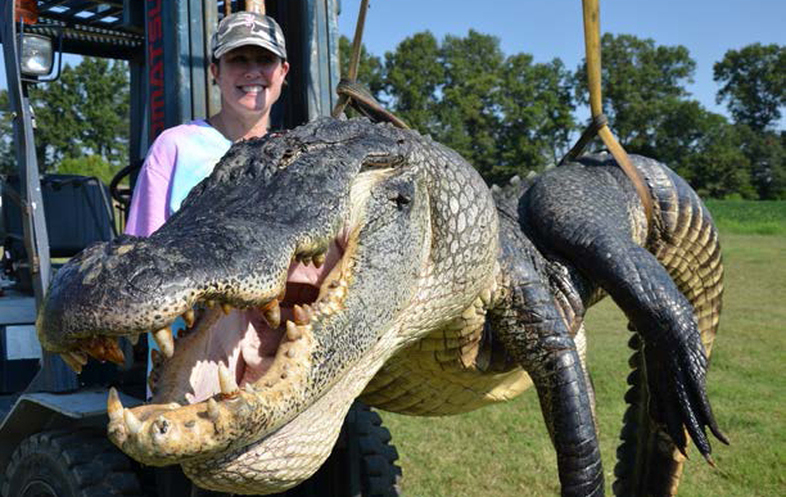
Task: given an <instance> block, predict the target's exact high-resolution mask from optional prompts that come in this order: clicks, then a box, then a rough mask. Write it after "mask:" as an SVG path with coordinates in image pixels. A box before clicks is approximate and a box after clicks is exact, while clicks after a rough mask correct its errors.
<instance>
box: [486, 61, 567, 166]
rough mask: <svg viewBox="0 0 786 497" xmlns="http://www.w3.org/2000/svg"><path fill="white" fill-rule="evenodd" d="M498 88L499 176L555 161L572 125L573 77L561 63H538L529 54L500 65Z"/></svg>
mask: <svg viewBox="0 0 786 497" xmlns="http://www.w3.org/2000/svg"><path fill="white" fill-rule="evenodd" d="M500 86H501V94H502V100H501V110H502V114H503V116H504V120H503V126H502V130H501V132H500V143H499V146H500V148H501V157H500V164H499V165H498V167H497V168H496V170H497V171H495V173H496V174H495V175H501V176H502V177H501V178H499V179H498V180H502V181H504V180H506V179H507V177H509V176H511V175H512V174H517V173H518V174H520V173H521V172H522V169H524V168H526V169H542V168H543V167H545V166H547V165H550V164H556V163H557V162H558V161H559V160H560V159H561V158H562V157H563V156H564V155H565V153H567V151H568V149H569V147H570V146H571V144H572V143H571V134H572V132H573V131H574V130H575V129H576V123H575V120H574V118H573V111H574V110H575V107H574V104H573V98H572V92H573V88H572V80H571V75H570V73H569V72H568V71H567V70H566V69H565V66H564V64H563V63H562V61H561V60H559V59H554V60H552V61H551V62H549V63H545V64H540V63H538V64H536V63H534V62H533V58H532V56H531V55H529V54H516V55H512V56H510V57H508V58H507V60H506V61H505V63H504V65H503V68H502V80H501V83H500Z"/></svg>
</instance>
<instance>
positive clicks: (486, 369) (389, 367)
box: [361, 315, 532, 416]
mask: <svg viewBox="0 0 786 497" xmlns="http://www.w3.org/2000/svg"><path fill="white" fill-rule="evenodd" d="M473 318H474V316H473ZM478 318H481V316H480V315H479V316H478ZM472 321H475V320H474V319H472ZM467 324H470V323H467V322H466V321H464V325H465V326H463V327H459V329H451V328H450V327H447V328H445V329H442V330H440V331H438V332H433V333H431V334H430V335H429V336H428V337H426V338H424V339H422V340H420V341H419V342H417V343H415V344H413V345H411V346H410V347H408V348H406V349H404V350H402V351H400V352H399V353H398V354H396V355H395V356H394V357H392V358H390V359H389V360H388V362H387V363H386V364H385V366H383V368H382V369H380V370H379V371H378V372H377V374H376V376H374V379H373V380H371V382H370V383H369V384H368V385H367V386H366V389H365V390H364V391H363V394H362V395H361V400H363V401H364V402H366V403H367V404H369V405H371V406H374V407H378V408H380V409H384V410H386V411H391V412H397V413H401V414H411V415H417V416H443V415H450V414H460V413H464V412H469V411H473V410H475V409H478V408H479V407H483V406H485V405H488V404H492V403H496V402H503V401H506V400H510V399H512V398H513V397H516V396H517V395H519V394H520V393H521V392H523V391H524V390H526V389H528V388H529V387H530V386H531V385H532V381H531V380H530V377H529V375H528V374H527V373H526V372H525V371H524V370H522V369H521V368H520V367H517V366H513V365H508V366H505V367H501V368H500V367H498V365H497V366H490V365H489V364H490V363H491V362H493V361H491V360H489V358H488V357H487V356H488V354H489V353H490V350H489V349H490V346H489V345H488V344H487V343H483V340H482V339H481V335H482V328H483V327H482V321H481V320H480V319H478V321H475V323H472V324H475V326H466V325H467ZM478 325H479V326H478Z"/></svg>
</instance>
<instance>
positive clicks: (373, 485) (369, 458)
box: [353, 402, 402, 497]
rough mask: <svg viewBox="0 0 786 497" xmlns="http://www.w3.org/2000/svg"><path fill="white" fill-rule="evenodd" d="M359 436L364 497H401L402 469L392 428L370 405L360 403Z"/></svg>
mask: <svg viewBox="0 0 786 497" xmlns="http://www.w3.org/2000/svg"><path fill="white" fill-rule="evenodd" d="M353 408H354V409H355V416H356V417H355V436H356V437H357V438H356V441H357V444H358V449H359V452H360V464H361V468H360V469H361V472H360V485H361V488H362V494H361V495H363V497H399V496H401V495H402V494H401V487H400V485H401V468H400V467H398V466H396V464H395V463H396V460H398V451H396V447H395V446H393V445H391V444H390V439H391V436H390V431H389V430H388V429H387V428H385V427H384V426H382V418H381V417H380V416H379V414H377V413H376V412H374V411H372V410H371V408H370V407H368V406H367V405H365V404H363V403H360V402H357V403H355V406H354V407H353Z"/></svg>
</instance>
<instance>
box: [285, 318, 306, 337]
mask: <svg viewBox="0 0 786 497" xmlns="http://www.w3.org/2000/svg"><path fill="white" fill-rule="evenodd" d="M302 336H303V332H302V331H300V328H298V326H297V325H296V324H295V323H293V322H292V321H287V339H288V340H291V341H293V342H294V341H295V340H297V339H299V338H300V337H302Z"/></svg>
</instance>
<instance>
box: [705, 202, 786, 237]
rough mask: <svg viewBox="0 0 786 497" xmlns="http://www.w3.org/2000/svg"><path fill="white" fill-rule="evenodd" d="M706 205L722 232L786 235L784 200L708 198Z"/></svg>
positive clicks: (785, 204) (785, 205) (785, 207)
mask: <svg viewBox="0 0 786 497" xmlns="http://www.w3.org/2000/svg"><path fill="white" fill-rule="evenodd" d="M707 207H708V208H709V209H710V212H711V213H712V218H713V219H714V220H715V223H716V224H717V225H718V229H720V230H721V232H723V233H736V234H748V235H778V234H779V235H786V202H784V201H775V200H762V201H756V202H753V201H749V200H708V201H707Z"/></svg>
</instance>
